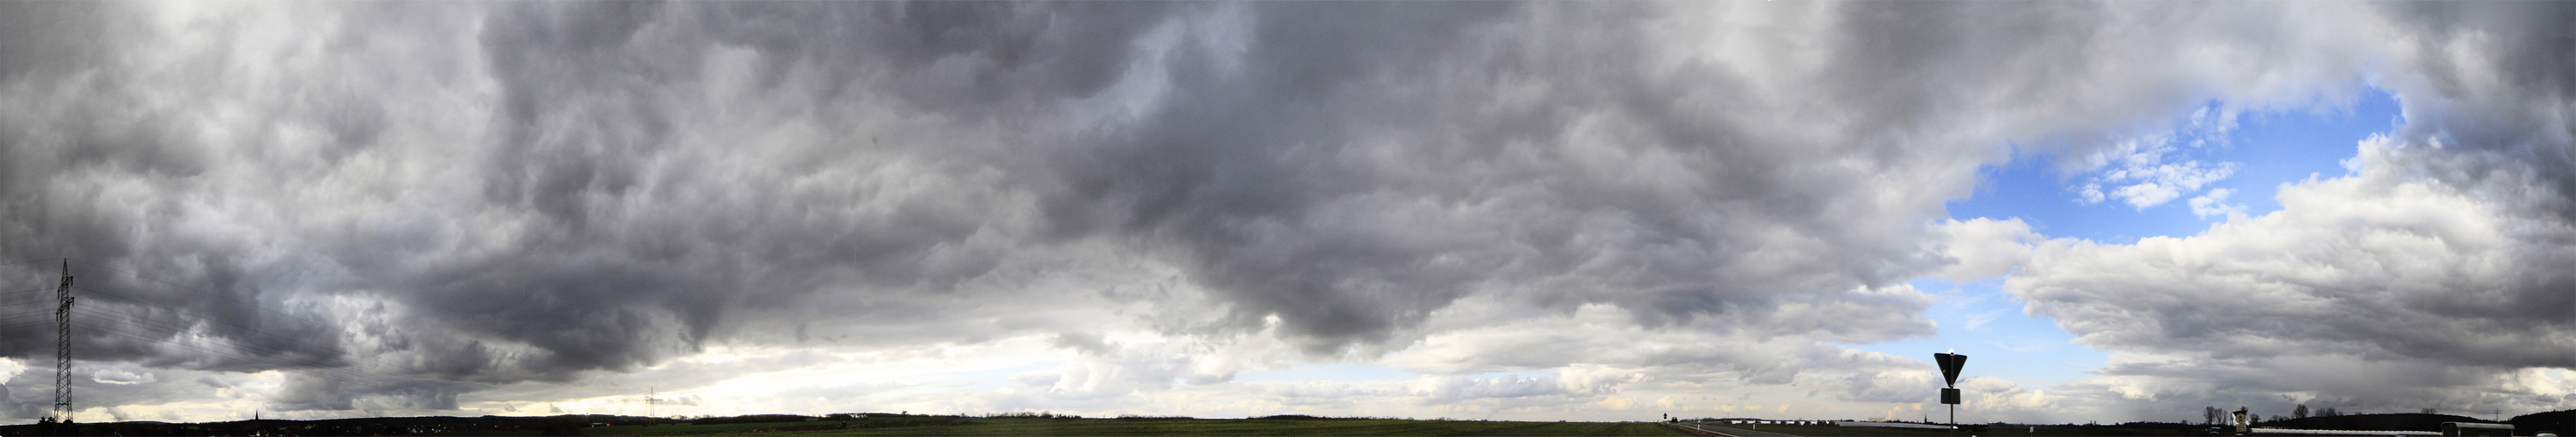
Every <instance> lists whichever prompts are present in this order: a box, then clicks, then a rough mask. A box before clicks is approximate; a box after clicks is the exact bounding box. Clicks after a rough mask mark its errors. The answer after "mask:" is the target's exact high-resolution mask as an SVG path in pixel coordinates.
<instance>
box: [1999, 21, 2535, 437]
mask: <svg viewBox="0 0 2576 437" xmlns="http://www.w3.org/2000/svg"><path fill="white" fill-rule="evenodd" d="M2374 11H2376V12H2384V13H2386V14H2387V16H2386V17H2385V18H2386V19H2387V20H2388V21H2385V22H2381V23H2384V24H2382V25H2381V26H2360V27H2359V28H2360V29H2363V30H2360V31H2359V33H2360V34H2363V35H2373V36H2375V37H2373V38H2364V39H2363V40H2367V41H2376V42H2379V43H2382V44H2385V46H2382V47H2377V49H2380V50H2384V52H2382V53H2383V54H2382V56H2384V57H2383V58H2380V59H2379V63H2380V65H2379V67H2380V68H2373V69H2366V70H2364V71H2365V73H2364V74H2367V75H2371V76H2374V77H2376V79H2375V80H2376V81H2377V82H2378V83H2379V84H2380V85H2382V86H2385V87H2388V89H2389V90H2390V91H2391V92H2392V93H2393V94H2394V95H2396V97H2397V98H2398V99H2399V101H2400V102H2401V103H2402V104H2403V106H2404V109H2405V120H2404V122H2403V123H2402V124H2401V125H2400V127H2399V129H2398V130H2396V131H2395V132H2392V133H2390V134H2389V135H2386V136H2380V137H2374V138H2372V139H2370V140H2368V141H2364V142H2363V143H2361V144H2359V145H2358V147H2357V149H2358V154H2359V156H2357V157H2354V158H2352V159H2350V160H2348V161H2346V162H2345V166H2346V167H2348V168H2349V169H2350V171H2351V174H2350V175H2348V176H2344V177H2338V178H2328V179H2311V180H2308V181H2303V182H2296V183H2291V184H2286V185H2285V186H2283V187H2282V189H2281V191H2280V194H2279V198H2278V200H2279V201H2280V204H2281V210H2280V211H2279V212H2275V213H2271V214H2267V215H2263V216H2260V217H2240V218H2236V219H2232V220H2229V221H2228V222H2226V223H2223V224H2219V225H2216V226H2213V227H2211V228H2210V229H2209V230H2208V231H2206V232H2204V233H2201V234H2200V235H2196V236H2191V237H2187V238H2179V239H2170V238H2151V239H2147V240H2144V241H2140V242H2138V243H2137V244H2135V245H2107V244H2100V243H2096V242H2090V241H2075V240H2060V241H2053V242H2049V243H2047V244H2044V245H2042V247H2040V248H2039V249H2038V250H2037V251H2036V252H2035V254H2034V256H2033V258H2032V259H2031V261H2030V263H2029V264H2028V265H2027V266H2026V267H2025V268H2024V270H2022V271H2021V272H2020V273H2018V274H2016V275H2014V276H2013V277H2012V279H2011V280H2010V282H2009V284H2008V285H2007V287H2008V288H2009V289H2011V290H2012V291H2013V292H2014V293H2016V294H2018V295H2019V296H2021V297H2022V298H2024V299H2028V300H2029V301H2030V311H2031V312H2032V313H2034V314H2040V315H2046V316H2049V317H2053V318H2056V319H2058V320H2059V326H2062V327H2065V328H2066V329H2067V330H2068V331H2070V332H2073V333H2075V334H2076V335H2077V336H2079V341H2080V342H2082V343H2084V344H2086V345H2089V346H2093V347H2097V348H2103V349H2107V350H2113V351H2120V352H2124V353H2127V354H2129V355H2128V356H2126V357H2124V358H2122V359H2117V360H2115V362H2114V363H2113V365H2111V366H2110V367H2107V368H2104V369H2102V370H2101V371H2100V372H2101V373H2103V374H2105V375H2108V376H2111V377H2112V378H2110V379H2108V380H2105V381H2101V382H2100V383H2101V384H2102V385H2101V386H2100V387H2097V388H2098V389H2100V390H2104V391H2106V392H2116V393H2106V395H2110V396H2111V397H2116V398H2123V399H2130V400H2162V401H2165V402H2168V403H2175V404H2180V403H2185V402H2192V403H2197V402H2203V401H2206V402H2210V403H2224V404H2236V403H2245V402H2255V403H2260V404H2262V405H2265V406H2266V407H2267V408H2272V409H2274V410H2281V409H2286V408H2287V406H2288V404H2290V403H2294V402H2296V403H2309V404H2323V405H2329V406H2341V407H2342V408H2343V409H2345V410H2347V411H2353V410H2360V411H2399V410H2403V411H2412V410H2414V409H2416V408H2450V409H2462V410H2466V409H2475V410H2477V411H2487V410H2488V409H2490V408H2497V409H2505V410H2511V411H2539V410H2555V409H2565V408H2568V407H2569V406H2571V405H2576V404H2571V403H2570V402H2569V401H2570V399H2567V398H2566V396H2565V395H2566V394H2567V393H2568V392H2569V391H2570V389H2572V388H2576V386H2571V385H2570V384H2568V383H2567V382H2566V381H2565V380H2563V379H2558V378H2553V377H2547V376H2543V375H2541V374H2536V373H2532V372H2533V371H2537V370H2542V369H2548V368H2558V369H2566V368H2576V359H2571V358H2570V357H2576V325H2571V324H2570V323H2576V318H2570V317H2569V314H2570V313H2569V312H2570V311H2571V310H2576V289H2571V288H2570V284H2576V282H2571V279H2570V277H2569V275H2570V273H2569V270H2568V269H2567V268H2566V267H2565V266H2566V265H2567V262H2568V261H2569V260H2570V255H2571V252H2570V250H2571V246H2570V242H2571V241H2576V233H2571V230H2576V222H2571V221H2570V220H2571V218H2576V215H2571V211H2576V210H2571V205H2576V204H2571V203H2570V198H2569V197H2568V196H2569V195H2570V192H2569V189H2570V188H2571V187H2576V185H2570V183H2571V182H2570V181H2571V180H2576V173H2570V172H2569V171H2568V170H2569V169H2570V167H2569V165H2570V158H2569V156H2570V155H2569V153H2568V151H2569V150H2576V135H2571V132H2576V131H2571V130H2570V129H2571V126H2576V125H2571V124H2570V121H2571V120H2576V119H2571V118H2570V114H2571V112H2570V111H2569V110H2570V109H2571V108H2576V100H2571V98H2576V93H2570V92H2569V91H2570V86H2569V82H2568V81H2569V79H2568V78H2569V77H2570V76H2571V75H2576V64H2571V62H2576V56H2571V55H2576V54H2571V53H2570V52H2569V47H2570V45H2569V44H2568V41H2569V40H2568V38H2569V34H2568V33H2567V29H2569V28H2570V27H2569V25H2571V24H2576V14H2570V13H2569V12H2570V11H2568V10H2566V9H2565V8H2564V7H2563V6H2561V5H2556V4H2491V5H2474V6H2472V5H2397V4H2390V5H2376V6H2375V9H2374ZM2382 26H2384V27H2382ZM2392 382H2396V383H2392Z"/></svg>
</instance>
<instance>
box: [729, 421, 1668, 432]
mask: <svg viewBox="0 0 2576 437" xmlns="http://www.w3.org/2000/svg"><path fill="white" fill-rule="evenodd" d="M965 421H966V422H968V423H966V424H962V425H945V426H921V427H903V428H866V429H821V430H786V429H775V428H773V429H771V430H751V431H746V432H749V433H757V434H764V435H907V436H1024V435H1050V436H1088V435H1347V436H1687V435H1690V434H1688V433H1684V432H1682V431H1681V430H1676V429H1672V428H1669V427H1665V426H1663V425H1659V424H1655V423H1648V422H1482V421H1448V420H1379V419H1311V420H1273V419H1188V420H1160V419H1157V420H1127V419H1017V418H1014V419H967V420H965ZM811 423H812V422H807V424H811Z"/></svg>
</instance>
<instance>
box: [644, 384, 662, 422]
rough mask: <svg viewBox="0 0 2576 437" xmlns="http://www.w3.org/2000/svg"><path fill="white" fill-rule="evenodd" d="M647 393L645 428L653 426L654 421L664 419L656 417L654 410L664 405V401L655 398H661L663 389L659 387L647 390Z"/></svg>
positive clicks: (645, 398) (645, 397) (645, 396)
mask: <svg viewBox="0 0 2576 437" xmlns="http://www.w3.org/2000/svg"><path fill="white" fill-rule="evenodd" d="M645 393H646V394H645V395H644V425H645V426H652V425H653V419H660V418H662V416H656V415H654V408H653V407H657V406H661V405H662V399H661V398H658V397H655V396H661V395H662V389H661V388H659V387H655V388H649V389H646V390H645Z"/></svg>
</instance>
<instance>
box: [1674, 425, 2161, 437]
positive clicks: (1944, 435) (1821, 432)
mask: <svg viewBox="0 0 2576 437" xmlns="http://www.w3.org/2000/svg"><path fill="white" fill-rule="evenodd" d="M1712 426H1727V427H1734V428H1745V427H1747V425H1712ZM1753 429H1756V430H1760V431H1769V432H1776V433H1781V434H1790V435H1797V436H1802V437H1844V436H1891V437H1968V436H1969V435H1971V434H1974V435H1980V436H1984V437H2034V436H2181V435H2189V434H2188V431H2184V430H2178V429H2141V428H2120V427H2107V426H2098V427H2087V426H2045V425H2043V426H2038V427H2036V428H2033V427H2026V426H1997V427H1994V428H1992V429H1989V430H1988V431H1987V432H1985V433H1971V432H1967V431H1959V432H1957V433H1952V432H1951V431H1948V430H1939V429H1914V428H1876V427H1857V426H1819V425H1762V426H1760V427H1759V428H1753Z"/></svg>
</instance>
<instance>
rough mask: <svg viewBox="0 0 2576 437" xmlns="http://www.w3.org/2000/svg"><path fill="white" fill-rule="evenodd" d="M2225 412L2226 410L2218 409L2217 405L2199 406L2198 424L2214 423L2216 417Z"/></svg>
mask: <svg viewBox="0 0 2576 437" xmlns="http://www.w3.org/2000/svg"><path fill="white" fill-rule="evenodd" d="M2226 414H2227V412H2225V411H2219V410H2218V407H2201V408H2200V424H2202V425H2216V424H2218V417H2219V416H2222V415H2226Z"/></svg>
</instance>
